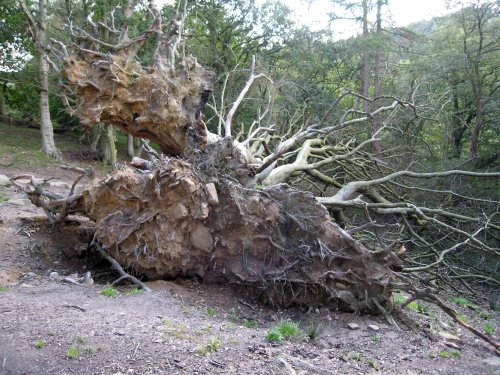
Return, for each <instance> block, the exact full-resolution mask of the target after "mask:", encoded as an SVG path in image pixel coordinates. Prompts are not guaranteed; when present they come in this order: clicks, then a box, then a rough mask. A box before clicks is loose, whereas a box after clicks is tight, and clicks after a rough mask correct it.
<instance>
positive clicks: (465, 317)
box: [457, 313, 469, 323]
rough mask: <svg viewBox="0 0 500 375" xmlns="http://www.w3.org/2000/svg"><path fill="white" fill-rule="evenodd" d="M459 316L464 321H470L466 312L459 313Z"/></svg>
mask: <svg viewBox="0 0 500 375" xmlns="http://www.w3.org/2000/svg"><path fill="white" fill-rule="evenodd" d="M457 317H458V318H459V319H460V320H461V321H463V322H464V323H469V317H468V316H467V315H464V314H460V313H459V314H457Z"/></svg>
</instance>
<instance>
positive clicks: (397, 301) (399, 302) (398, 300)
mask: <svg viewBox="0 0 500 375" xmlns="http://www.w3.org/2000/svg"><path fill="white" fill-rule="evenodd" d="M407 298H408V297H407V296H406V295H404V294H395V295H394V296H393V297H392V299H393V301H394V303H395V304H397V305H402V304H403V303H404V302H405V301H406V299H407Z"/></svg>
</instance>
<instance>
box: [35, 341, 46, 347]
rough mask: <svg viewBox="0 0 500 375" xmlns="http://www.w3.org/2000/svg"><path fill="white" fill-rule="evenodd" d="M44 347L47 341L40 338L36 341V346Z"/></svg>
mask: <svg viewBox="0 0 500 375" xmlns="http://www.w3.org/2000/svg"><path fill="white" fill-rule="evenodd" d="M43 347H45V341H43V340H39V341H37V342H36V343H35V348H37V349H42V348H43Z"/></svg>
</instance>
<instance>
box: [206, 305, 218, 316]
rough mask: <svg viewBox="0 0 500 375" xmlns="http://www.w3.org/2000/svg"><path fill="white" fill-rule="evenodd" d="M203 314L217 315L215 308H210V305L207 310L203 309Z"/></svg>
mask: <svg viewBox="0 0 500 375" xmlns="http://www.w3.org/2000/svg"><path fill="white" fill-rule="evenodd" d="M205 314H207V316H208V317H210V318H215V316H216V315H217V314H216V312H215V309H212V308H211V307H207V311H205Z"/></svg>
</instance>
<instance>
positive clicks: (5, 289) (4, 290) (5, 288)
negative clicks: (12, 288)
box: [0, 285, 9, 292]
mask: <svg viewBox="0 0 500 375" xmlns="http://www.w3.org/2000/svg"><path fill="white" fill-rule="evenodd" d="M8 291H9V288H8V287H6V286H3V285H0V292H8Z"/></svg>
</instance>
